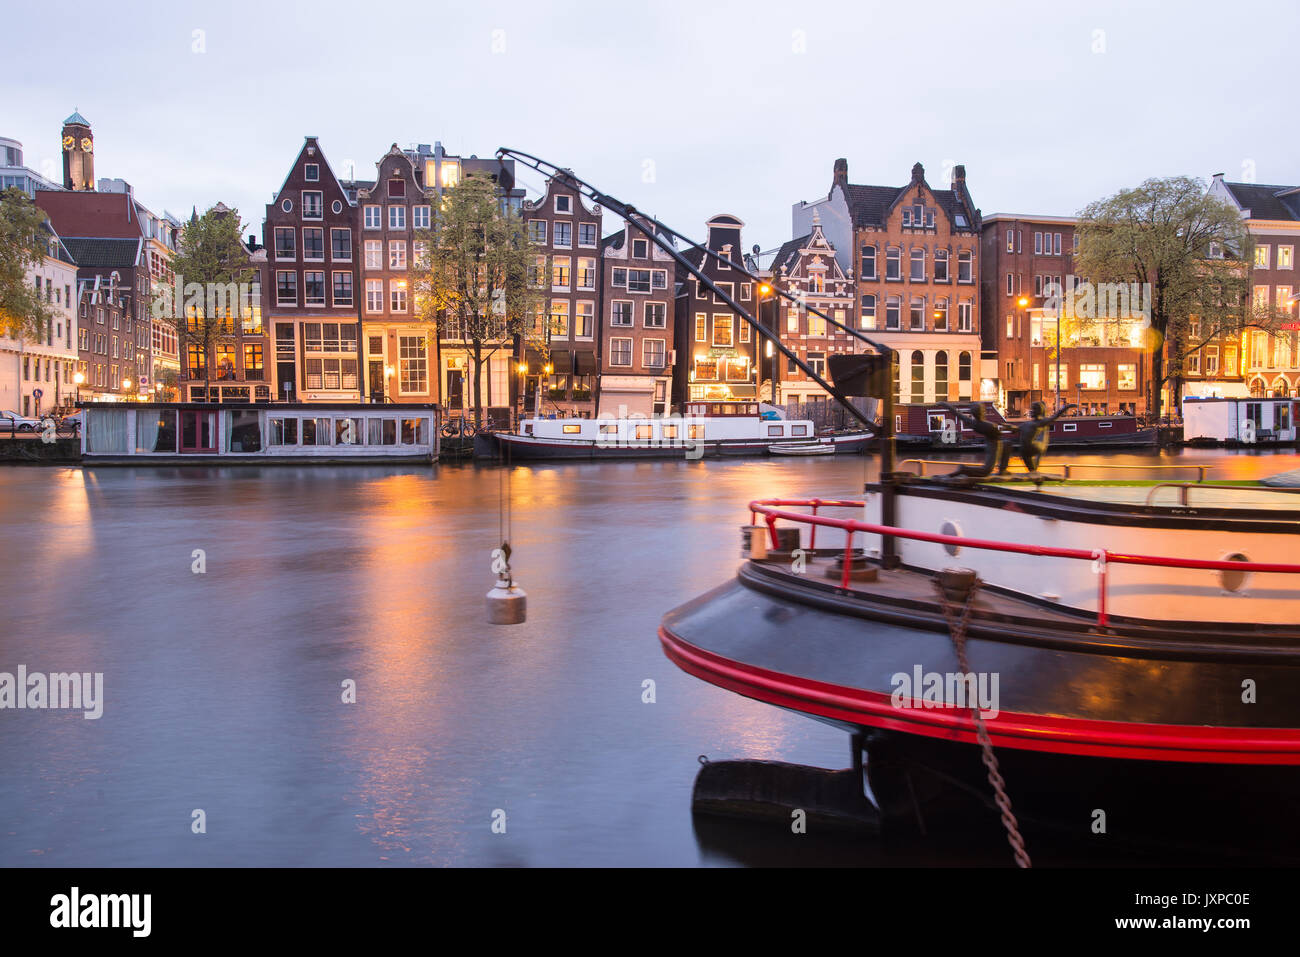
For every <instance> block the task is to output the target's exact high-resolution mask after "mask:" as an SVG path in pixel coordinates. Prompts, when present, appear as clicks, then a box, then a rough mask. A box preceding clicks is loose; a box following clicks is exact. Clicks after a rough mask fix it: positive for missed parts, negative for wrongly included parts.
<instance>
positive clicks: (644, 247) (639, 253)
mask: <svg viewBox="0 0 1300 957" xmlns="http://www.w3.org/2000/svg"><path fill="white" fill-rule="evenodd" d="M648 255H650V240H648V239H634V240H632V258H633V259H645V258H646V257H647V256H648Z"/></svg>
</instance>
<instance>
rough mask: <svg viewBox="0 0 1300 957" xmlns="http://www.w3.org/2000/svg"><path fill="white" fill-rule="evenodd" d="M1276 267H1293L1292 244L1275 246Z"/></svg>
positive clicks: (1293, 251) (1293, 252) (1293, 253)
mask: <svg viewBox="0 0 1300 957" xmlns="http://www.w3.org/2000/svg"><path fill="white" fill-rule="evenodd" d="M1277 268H1278V269H1294V268H1295V247H1294V246H1278V247H1277Z"/></svg>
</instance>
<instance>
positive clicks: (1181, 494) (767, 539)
mask: <svg viewBox="0 0 1300 957" xmlns="http://www.w3.org/2000/svg"><path fill="white" fill-rule="evenodd" d="M891 474H892V478H891V479H890V481H888V482H886V483H883V484H882V483H876V484H869V485H867V486H866V489H865V494H864V496H863V497H862V498H861V499H860V500H854V501H826V500H779V499H775V500H763V501H754V502H750V503H748V506H747V508H748V512H749V515H750V525H751V526H753V527H754V528H755V530H756V532H757V533H759V534H760V535H761V536H762V537H761V539H760V545H761V546H762V547H761V548H757V549H754V550H752V551H751V552H750V560H749V561H748V562H746V563H745V564H744V565H742V566H741V568H740V570H739V573H738V574H737V576H736V577H735V578H734V579H732V580H731V581H729V582H726V583H724V584H722V585H720V586H718V587H717V588H715V589H713V590H712V591H710V592H708V593H707V594H704V595H702V596H700V597H698V598H696V599H694V600H693V601H690V602H688V603H687V604H685V605H682V606H681V607H679V608H677V609H676V610H674V611H672V612H670V613H669V614H668V615H667V616H666V617H665V619H664V620H663V623H662V625H661V627H660V631H659V636H660V640H661V642H662V645H663V648H664V651H665V652H666V654H667V656H668V657H669V658H670V659H671V660H672V661H674V662H675V663H676V664H678V665H679V666H680V667H681V668H683V669H684V670H685V671H687V672H689V673H690V674H693V675H695V676H697V677H699V678H701V679H703V680H705V681H708V682H710V683H713V684H716V685H718V686H720V687H723V688H726V689H728V690H731V691H733V692H736V693H738V694H741V695H744V696H746V697H750V698H753V699H756V700H758V701H762V702H766V703H769V704H772V705H775V706H778V707H781V708H785V709H789V710H792V711H795V712H799V713H802V714H805V715H808V716H810V717H813V718H816V719H818V720H821V721H824V722H827V723H829V724H832V725H834V726H836V727H840V728H843V729H845V730H847V731H848V732H850V734H851V735H852V742H853V746H852V753H853V755H854V761H855V767H856V768H857V769H858V770H859V771H860V772H863V774H864V775H865V782H866V784H867V788H864V789H863V792H862V795H861V800H862V801H863V803H864V804H869V805H870V807H871V808H872V809H873V810H874V811H875V812H876V813H878V814H879V816H880V820H881V822H882V826H883V827H886V828H894V829H898V830H903V831H912V832H914V831H915V828H916V826H917V825H918V824H919V825H920V827H921V829H922V830H924V829H925V828H926V827H927V824H926V822H927V821H928V822H929V824H930V825H934V824H935V823H936V822H937V821H941V820H943V819H944V818H945V816H947V817H951V816H952V814H953V810H954V807H955V806H956V805H964V806H965V807H966V809H967V810H968V811H969V810H970V809H971V808H973V809H974V812H973V813H975V814H976V815H977V816H982V818H983V819H984V820H986V821H987V822H988V823H989V824H990V825H991V826H993V827H996V826H997V824H998V820H999V816H998V814H997V812H996V811H994V812H992V813H988V809H989V808H992V807H993V805H994V802H995V800H997V801H998V803H1001V799H1002V798H1004V797H1005V798H1007V800H1009V802H1010V805H1012V806H1014V817H1012V818H1011V825H1012V826H1010V827H1008V837H1009V839H1010V838H1011V834H1012V832H1013V831H1016V828H1017V827H1018V826H1019V825H1017V824H1016V819H1017V818H1018V819H1019V821H1020V824H1021V825H1023V824H1025V822H1029V823H1030V825H1032V826H1033V827H1035V828H1039V833H1042V830H1043V829H1044V828H1045V826H1055V827H1060V826H1064V827H1066V828H1070V829H1075V833H1078V834H1088V833H1090V832H1089V827H1090V825H1092V824H1095V821H1096V816H1095V809H1097V808H1104V809H1105V811H1106V814H1107V815H1108V816H1109V821H1110V827H1109V829H1108V830H1107V831H1106V834H1107V840H1108V841H1110V842H1112V844H1113V843H1115V842H1119V843H1124V844H1127V843H1130V842H1132V843H1135V844H1143V843H1146V842H1148V841H1150V842H1154V843H1156V844H1159V845H1160V846H1162V847H1167V846H1169V845H1170V844H1171V843H1173V844H1180V843H1181V844H1184V845H1192V846H1196V847H1202V846H1208V845H1213V846H1214V847H1215V848H1216V849H1218V850H1220V851H1223V852H1224V853H1238V852H1240V851H1244V850H1249V852H1250V853H1251V854H1256V853H1258V854H1263V855H1264V856H1266V857H1267V856H1270V855H1275V854H1278V853H1282V854H1284V855H1285V854H1290V855H1292V856H1295V855H1297V854H1300V848H1297V847H1296V846H1294V844H1293V843H1287V844H1286V846H1285V847H1282V846H1281V845H1280V844H1279V840H1278V838H1279V835H1280V833H1282V831H1278V830H1276V829H1277V828H1278V827H1279V826H1283V827H1293V826H1294V823H1293V822H1294V820H1295V815H1296V814H1297V813H1300V696H1298V695H1297V694H1296V691H1297V689H1298V688H1300V626H1297V624H1296V622H1297V616H1298V613H1300V564H1297V563H1296V541H1297V535H1300V489H1289V490H1287V489H1274V488H1268V487H1266V486H1264V485H1262V484H1260V485H1241V484H1234V485H1225V486H1215V485H1209V484H1204V483H1195V482H1186V483H1179V482H1164V481H1150V482H1146V483H1125V484H1124V485H1115V484H1105V483H1095V484H1092V483H1083V482H1051V481H1044V480H1043V479H1044V477H1043V476H1041V475H1040V476H1036V478H1037V480H1038V481H1039V484H1037V485H1035V484H1032V483H1031V481H1020V482H1014V481H998V480H992V479H980V478H975V477H959V476H950V477H946V478H938V479H929V480H923V479H908V478H904V477H902V476H899V475H897V474H895V473H891ZM778 523H780V525H778ZM751 541H752V539H751ZM796 548H803V549H805V552H804V555H803V556H801V557H802V558H803V559H804V560H803V561H799V562H794V561H792V559H791V555H792V551H793V550H794V549H796ZM964 615H968V616H969V617H968V618H966V619H965V621H963V616H964ZM1265 689H1271V690H1270V691H1269V693H1268V695H1267V696H1266V695H1265V693H1264V691H1265ZM989 692H991V694H990V693H989ZM985 735H987V737H985ZM981 739H983V740H984V741H985V742H986V743H987V745H988V748H987V749H986V748H985V747H984V746H982V745H981V743H980V742H981ZM990 755H994V756H995V757H996V762H997V765H996V766H997V767H1000V777H998V776H996V775H993V774H990V773H989V771H988V766H987V764H986V763H985V762H986V761H987V760H988V758H989V756H990ZM999 788H1002V789H1003V790H1002V792H1000V793H998V791H999ZM1007 820H1008V819H1007V817H1006V816H1005V815H1004V816H1003V817H1002V823H1003V824H1004V825H1006V823H1007ZM1279 822H1284V823H1282V824H1281V825H1280V824H1279ZM1091 833H1097V832H1096V831H1095V830H1094V831H1092V832H1091ZM1015 836H1016V838H1017V839H1015V840H1011V843H1012V845H1013V847H1014V846H1016V845H1017V843H1018V839H1019V838H1020V837H1021V835H1020V834H1019V833H1018V832H1017V833H1016V835H1015ZM1284 843H1285V842H1284ZM1030 850H1032V846H1031V847H1030ZM1022 863H1023V862H1022Z"/></svg>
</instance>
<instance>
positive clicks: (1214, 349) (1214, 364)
mask: <svg viewBox="0 0 1300 957" xmlns="http://www.w3.org/2000/svg"><path fill="white" fill-rule="evenodd" d="M1205 374H1206V375H1218V374H1219V347H1218V346H1206V347H1205Z"/></svg>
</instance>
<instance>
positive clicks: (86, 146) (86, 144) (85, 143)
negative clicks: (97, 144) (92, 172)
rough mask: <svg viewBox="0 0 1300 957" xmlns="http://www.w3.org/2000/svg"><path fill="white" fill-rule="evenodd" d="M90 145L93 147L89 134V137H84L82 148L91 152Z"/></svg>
mask: <svg viewBox="0 0 1300 957" xmlns="http://www.w3.org/2000/svg"><path fill="white" fill-rule="evenodd" d="M90 147H91V142H90V137H89V136H87V137H85V138H84V139H82V141H81V148H82V150H84V151H85V152H87V153H89V152H90Z"/></svg>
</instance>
